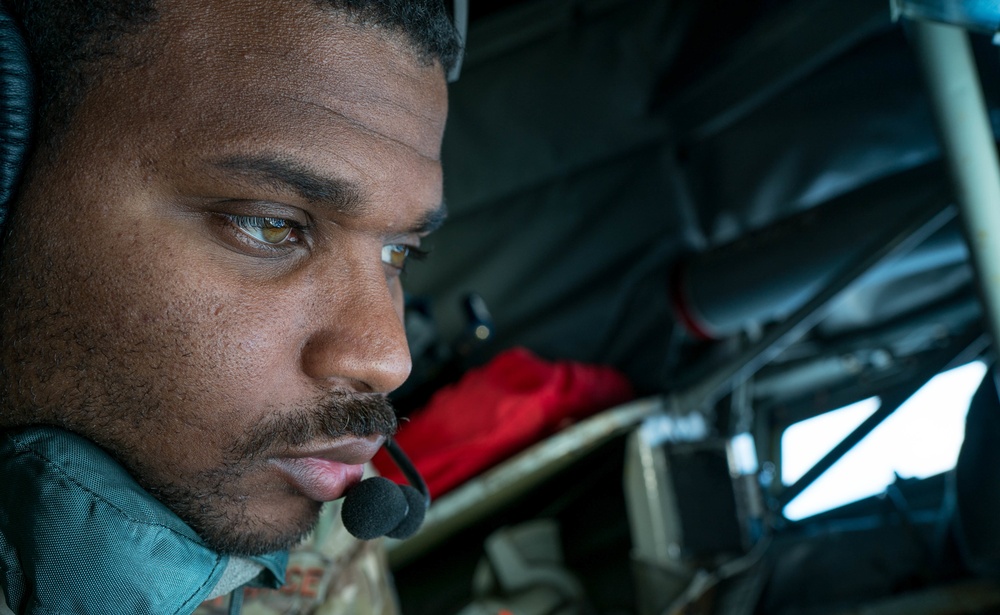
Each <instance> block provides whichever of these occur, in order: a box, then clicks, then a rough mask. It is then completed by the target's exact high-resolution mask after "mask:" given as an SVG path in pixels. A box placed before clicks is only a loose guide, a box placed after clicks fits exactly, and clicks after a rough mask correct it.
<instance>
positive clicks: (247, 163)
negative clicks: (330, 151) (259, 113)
mask: <svg viewBox="0 0 1000 615" xmlns="http://www.w3.org/2000/svg"><path fill="white" fill-rule="evenodd" d="M214 166H215V167H216V168H218V169H221V170H224V171H228V172H230V173H236V174H237V175H239V176H240V177H241V178H243V179H245V180H248V181H250V182H252V183H255V184H259V185H262V186H266V187H268V188H272V189H274V190H278V191H279V192H286V191H291V192H292V193H294V194H296V195H297V196H298V197H299V198H301V199H303V200H305V201H307V202H309V203H316V204H320V205H325V206H328V207H332V208H333V209H335V210H336V211H337V212H339V213H343V214H348V215H359V214H361V213H362V210H363V209H364V207H365V203H366V199H365V197H364V191H363V190H362V189H361V188H360V187H359V186H357V185H356V184H354V183H352V182H350V181H347V180H344V179H341V178H335V177H326V176H323V175H320V174H318V173H316V172H315V171H313V170H311V169H309V168H307V167H305V166H303V165H301V164H298V163H296V162H293V161H290V160H287V159H283V158H280V157H274V156H241V155H237V156H229V157H227V158H223V159H221V160H218V161H216V162H215V164H214ZM447 217H448V209H447V207H445V204H444V203H441V204H439V205H438V206H437V207H435V208H433V209H431V210H429V211H427V212H426V213H424V215H423V216H422V217H421V218H420V219H419V220H418V221H417V223H416V225H415V226H414V227H413V228H412V229H411V232H414V233H418V234H427V233H430V232H432V231H435V230H437V229H438V228H440V226H441V225H442V224H443V223H444V221H445V218H447Z"/></svg>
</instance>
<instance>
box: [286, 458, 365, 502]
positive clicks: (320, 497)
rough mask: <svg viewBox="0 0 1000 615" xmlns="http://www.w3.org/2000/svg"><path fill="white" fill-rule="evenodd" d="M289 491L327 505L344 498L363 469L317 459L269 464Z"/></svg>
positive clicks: (356, 481)
mask: <svg viewBox="0 0 1000 615" xmlns="http://www.w3.org/2000/svg"><path fill="white" fill-rule="evenodd" d="M273 463H274V464H275V466H277V468H278V470H279V471H280V472H281V473H282V474H283V475H284V477H285V480H287V481H288V482H289V483H290V484H291V485H292V487H294V488H295V489H296V491H298V492H299V493H301V494H302V495H304V496H306V497H307V498H309V499H310V500H315V501H317V502H329V501H331V500H336V499H337V498H339V497H341V496H342V495H344V492H345V491H347V489H348V488H349V487H352V486H354V485H356V484H357V483H358V482H360V481H361V475H362V474H363V473H364V466H360V465H348V464H346V463H338V462H336V461H329V460H327V459H319V458H317V457H303V458H296V459H276V460H274V461H273Z"/></svg>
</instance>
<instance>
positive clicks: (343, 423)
mask: <svg viewBox="0 0 1000 615" xmlns="http://www.w3.org/2000/svg"><path fill="white" fill-rule="evenodd" d="M398 427H399V422H398V421H397V419H396V410H395V409H394V408H393V407H392V403H390V402H389V399H388V398H387V397H386V396H385V395H381V394H372V393H333V394H331V395H330V396H329V397H327V398H326V399H324V400H322V401H321V402H320V403H318V404H316V405H315V406H312V407H310V408H299V409H296V410H293V411H292V412H281V413H279V412H275V413H273V414H270V415H268V416H267V417H265V418H264V419H262V420H261V421H259V422H258V423H257V424H256V425H254V426H253V427H251V428H250V430H249V431H248V432H247V433H246V434H245V435H244V436H243V437H242V438H240V440H239V441H238V442H236V444H235V445H234V446H233V447H232V448H231V450H230V453H231V454H232V456H233V457H234V458H236V459H244V460H245V459H254V458H258V457H261V456H263V455H264V454H265V453H267V452H268V451H272V450H276V449H277V450H284V449H289V448H295V447H298V446H302V445H305V444H308V443H309V442H313V441H316V440H332V439H336V438H342V437H346V436H354V437H358V438H366V437H369V436H375V435H383V436H385V437H386V438H391V437H392V436H393V435H395V433H396V430H397V429H398Z"/></svg>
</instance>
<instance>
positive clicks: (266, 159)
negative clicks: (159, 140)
mask: <svg viewBox="0 0 1000 615" xmlns="http://www.w3.org/2000/svg"><path fill="white" fill-rule="evenodd" d="M214 166H215V167H216V168H218V169H221V170H224V171H228V172H230V173H236V174H237V175H239V176H240V177H241V178H243V179H245V180H248V181H250V182H252V183H255V184H259V185H262V186H266V187H268V188H272V189H275V190H278V191H280V192H288V191H291V192H293V193H294V194H296V195H297V196H298V197H299V198H301V199H303V200H305V201H308V202H310V203H321V204H325V205H332V206H334V207H335V208H336V209H337V210H338V211H343V212H344V213H360V211H359V210H360V209H361V208H362V207H363V204H364V201H365V199H364V197H363V194H362V191H361V189H360V188H359V187H358V186H356V185H354V184H353V183H351V182H349V181H346V180H343V179H339V178H331V177H323V176H321V175H319V174H317V173H315V172H313V171H311V170H310V169H308V168H306V167H304V166H302V165H300V164H298V163H295V162H292V161H289V160H284V159H281V158H277V157H270V156H230V157H228V158H223V159H221V160H218V161H216V162H215V164H214Z"/></svg>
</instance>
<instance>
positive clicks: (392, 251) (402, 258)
mask: <svg viewBox="0 0 1000 615" xmlns="http://www.w3.org/2000/svg"><path fill="white" fill-rule="evenodd" d="M409 255H410V247H409V246H405V245H402V244H398V243H397V244H391V245H388V246H382V262H383V263H385V264H386V265H389V266H390V267H395V268H396V269H400V270H402V269H403V268H404V267H405V266H406V257H407V256H409Z"/></svg>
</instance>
